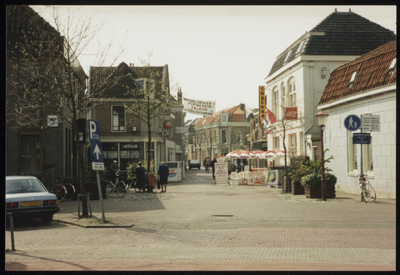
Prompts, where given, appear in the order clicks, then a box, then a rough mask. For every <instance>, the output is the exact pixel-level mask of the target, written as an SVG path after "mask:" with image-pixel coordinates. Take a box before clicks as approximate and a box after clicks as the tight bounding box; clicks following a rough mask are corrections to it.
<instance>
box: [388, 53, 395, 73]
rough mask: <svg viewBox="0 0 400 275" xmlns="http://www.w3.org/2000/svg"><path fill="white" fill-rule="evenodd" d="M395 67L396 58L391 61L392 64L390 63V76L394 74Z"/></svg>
mask: <svg viewBox="0 0 400 275" xmlns="http://www.w3.org/2000/svg"><path fill="white" fill-rule="evenodd" d="M395 67H396V57H395V58H394V59H393V60H392V63H390V66H389V74H392V73H393V72H394V68H395Z"/></svg>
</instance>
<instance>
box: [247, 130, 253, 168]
mask: <svg viewBox="0 0 400 275" xmlns="http://www.w3.org/2000/svg"><path fill="white" fill-rule="evenodd" d="M246 139H247V144H248V145H249V151H250V143H251V139H252V138H251V135H250V134H247V135H246ZM249 171H251V158H249Z"/></svg>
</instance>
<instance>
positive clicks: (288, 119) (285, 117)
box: [275, 102, 303, 193]
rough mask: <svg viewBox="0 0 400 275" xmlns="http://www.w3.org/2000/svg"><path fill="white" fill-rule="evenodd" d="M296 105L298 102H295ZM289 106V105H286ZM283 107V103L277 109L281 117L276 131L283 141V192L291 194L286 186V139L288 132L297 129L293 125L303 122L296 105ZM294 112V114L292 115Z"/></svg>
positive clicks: (288, 179)
mask: <svg viewBox="0 0 400 275" xmlns="http://www.w3.org/2000/svg"><path fill="white" fill-rule="evenodd" d="M297 104H298V102H297ZM287 105H289V104H287ZM287 105H285V103H283V104H282V105H280V106H279V107H280V108H281V110H282V112H281V113H282V117H281V118H280V119H277V127H276V129H275V130H276V131H279V132H281V133H280V136H281V137H282V141H283V150H284V151H285V176H286V189H285V192H287V193H290V192H291V185H290V184H288V183H289V182H290V178H289V171H288V156H287V155H288V154H287V152H288V148H287V146H286V137H287V133H288V131H290V130H292V129H295V128H297V127H298V125H297V126H296V125H295V123H299V122H301V121H303V118H302V117H300V116H299V112H298V110H297V108H296V103H293V104H291V105H290V106H287ZM294 112H295V113H294ZM295 153H296V152H291V155H292V156H293V154H295Z"/></svg>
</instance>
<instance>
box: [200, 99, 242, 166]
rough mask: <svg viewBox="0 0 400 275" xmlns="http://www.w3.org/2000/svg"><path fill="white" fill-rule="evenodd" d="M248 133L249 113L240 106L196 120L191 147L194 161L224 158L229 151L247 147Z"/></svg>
mask: <svg viewBox="0 0 400 275" xmlns="http://www.w3.org/2000/svg"><path fill="white" fill-rule="evenodd" d="M249 133H250V122H249V113H248V111H246V106H245V104H240V105H237V106H233V107H231V108H227V109H224V110H221V111H219V112H216V113H215V116H206V117H203V118H201V119H199V120H197V123H196V126H195V127H194V137H193V145H194V148H195V150H196V151H195V159H198V160H204V159H205V158H206V157H210V158H211V157H215V156H224V155H226V154H228V153H229V152H231V151H234V150H238V149H241V148H242V146H244V145H245V146H246V147H247V140H246V135H247V134H249Z"/></svg>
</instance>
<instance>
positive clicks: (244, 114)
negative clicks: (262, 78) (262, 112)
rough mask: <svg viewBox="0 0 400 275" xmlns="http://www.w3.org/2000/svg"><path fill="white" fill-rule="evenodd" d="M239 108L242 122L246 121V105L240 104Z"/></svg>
mask: <svg viewBox="0 0 400 275" xmlns="http://www.w3.org/2000/svg"><path fill="white" fill-rule="evenodd" d="M239 108H240V110H242V111H243V121H246V105H245V104H244V103H240V107H239Z"/></svg>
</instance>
